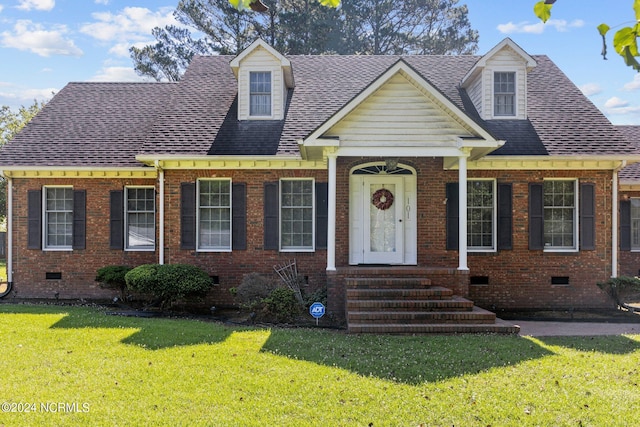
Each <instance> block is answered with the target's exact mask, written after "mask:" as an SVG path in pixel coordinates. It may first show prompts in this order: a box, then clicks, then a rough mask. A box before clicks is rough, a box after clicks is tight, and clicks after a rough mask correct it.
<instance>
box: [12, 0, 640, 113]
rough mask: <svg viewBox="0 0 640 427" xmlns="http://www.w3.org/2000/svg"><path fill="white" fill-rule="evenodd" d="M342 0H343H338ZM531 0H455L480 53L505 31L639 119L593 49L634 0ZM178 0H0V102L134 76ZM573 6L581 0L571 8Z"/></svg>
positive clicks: (626, 71)
mask: <svg viewBox="0 0 640 427" xmlns="http://www.w3.org/2000/svg"><path fill="white" fill-rule="evenodd" d="M344 1H348V0H344ZM536 1H537V0H466V1H465V0H460V1H459V4H467V5H468V7H469V19H470V21H471V25H472V26H473V28H475V29H477V30H478V31H479V32H480V43H479V50H478V53H480V54H483V53H486V52H487V51H488V50H490V49H491V48H492V47H493V46H495V45H496V44H497V43H498V42H500V40H502V39H503V38H505V37H510V38H511V39H513V40H514V41H515V42H516V43H518V44H519V45H520V46H521V47H522V48H523V49H524V50H525V51H527V52H528V53H530V54H545V55H548V56H549V57H550V58H551V59H552V60H553V61H555V62H556V64H557V65H558V66H559V67H560V69H561V70H563V71H564V72H565V74H567V75H568V76H569V78H570V79H571V80H572V81H573V82H574V83H575V84H576V85H577V86H578V87H579V88H580V89H581V90H582V91H583V92H584V93H585V94H586V95H587V96H589V98H590V99H591V101H592V102H593V103H594V104H595V105H596V106H598V108H600V110H601V111H602V112H603V113H605V114H606V115H607V117H608V118H609V120H611V121H612V122H613V123H614V124H638V125H640V73H637V72H635V71H633V70H632V69H631V68H629V67H626V66H625V65H624V63H623V62H622V59H621V58H620V57H619V56H618V55H617V54H616V53H615V52H613V48H612V46H611V37H612V34H611V35H610V37H609V45H610V46H609V48H610V49H609V50H610V53H609V55H608V57H609V60H607V61H604V60H602V58H601V56H600V49H601V38H600V36H599V35H598V32H597V30H596V27H597V25H599V24H600V23H602V22H606V23H607V24H609V25H610V26H611V27H612V28H614V27H616V26H619V25H621V24H625V23H627V25H628V22H629V21H630V20H631V19H633V16H634V13H633V9H632V1H631V0H614V1H610V2H607V5H606V7H605V6H603V2H602V0H581V1H579V2H576V1H571V0H558V1H557V3H556V5H555V6H554V8H553V13H552V19H551V20H550V21H549V22H548V23H547V24H542V23H541V22H540V21H539V20H537V18H536V17H535V15H534V14H533V5H534V4H535V2H536ZM176 5H177V0H160V1H144V0H140V1H134V0H0V64H1V65H0V67H1V68H0V105H9V106H11V107H12V108H17V107H19V106H20V105H29V104H31V103H32V102H33V100H34V99H38V100H42V99H48V98H51V94H52V92H57V91H58V90H60V89H61V88H62V87H63V86H64V85H65V84H66V83H68V82H71V81H135V80H140V77H138V76H136V74H135V73H134V71H133V68H132V62H131V59H130V58H129V54H128V48H129V46H131V45H133V44H135V45H140V46H142V45H145V44H148V43H150V42H152V41H153V37H152V36H151V30H152V28H153V27H155V26H164V25H167V24H170V23H173V22H174V21H173V16H172V12H173V10H174V9H175V6H176ZM578 5H579V6H578Z"/></svg>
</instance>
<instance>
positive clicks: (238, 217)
mask: <svg viewBox="0 0 640 427" xmlns="http://www.w3.org/2000/svg"><path fill="white" fill-rule="evenodd" d="M231 197H232V198H233V200H232V202H231V203H232V209H233V212H232V218H233V223H232V225H231V229H232V230H233V235H232V236H231V249H233V250H234V251H244V250H246V249H247V184H245V183H244V182H238V183H233V185H232V189H231Z"/></svg>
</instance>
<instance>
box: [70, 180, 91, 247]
mask: <svg viewBox="0 0 640 427" xmlns="http://www.w3.org/2000/svg"><path fill="white" fill-rule="evenodd" d="M86 236H87V192H86V191H85V190H74V192H73V237H72V244H71V247H72V248H73V249H85V248H86V246H87V243H86V240H87V239H86Z"/></svg>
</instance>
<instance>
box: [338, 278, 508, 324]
mask: <svg viewBox="0 0 640 427" xmlns="http://www.w3.org/2000/svg"><path fill="white" fill-rule="evenodd" d="M345 284H346V288H347V326H348V331H349V332H350V333H378V334H460V333H494V334H517V333H518V332H519V331H520V327H518V326H515V325H512V324H509V323H507V322H504V321H502V320H500V319H497V318H496V315H495V313H492V312H490V311H487V310H484V309H482V308H479V307H476V306H474V305H473V302H472V301H469V300H468V299H466V298H462V297H459V296H455V295H453V291H452V290H451V289H448V288H444V287H441V286H431V281H430V280H429V279H424V278H347V279H346V281H345Z"/></svg>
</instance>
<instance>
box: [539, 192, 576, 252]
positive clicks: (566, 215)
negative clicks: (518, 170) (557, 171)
mask: <svg viewBox="0 0 640 427" xmlns="http://www.w3.org/2000/svg"><path fill="white" fill-rule="evenodd" d="M576 183H577V182H576V181H574V180H572V181H566V180H552V181H545V182H544V184H543V203H544V247H545V248H550V249H575V248H577V244H576V243H577V242H576V229H577V222H578V221H577V218H576V206H577V204H576V199H577V197H576V194H577V192H576Z"/></svg>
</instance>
